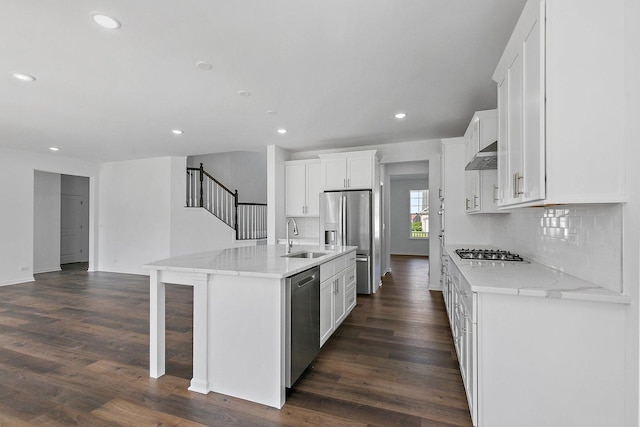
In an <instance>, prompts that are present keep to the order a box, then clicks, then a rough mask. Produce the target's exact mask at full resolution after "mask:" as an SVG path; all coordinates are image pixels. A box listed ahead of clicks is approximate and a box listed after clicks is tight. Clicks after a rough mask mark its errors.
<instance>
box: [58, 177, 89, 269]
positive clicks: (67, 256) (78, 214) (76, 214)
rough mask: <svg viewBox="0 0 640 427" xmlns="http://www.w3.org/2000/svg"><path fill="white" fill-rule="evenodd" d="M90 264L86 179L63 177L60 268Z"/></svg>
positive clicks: (61, 188) (87, 185)
mask: <svg viewBox="0 0 640 427" xmlns="http://www.w3.org/2000/svg"><path fill="white" fill-rule="evenodd" d="M88 261H89V178H86V177H82V176H74V175H62V176H61V182H60V265H63V264H71V263H76V262H88Z"/></svg>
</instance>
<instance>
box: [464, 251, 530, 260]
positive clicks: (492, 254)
mask: <svg viewBox="0 0 640 427" xmlns="http://www.w3.org/2000/svg"><path fill="white" fill-rule="evenodd" d="M456 254H457V255H458V256H459V257H460V258H462V259H468V260H472V261H515V262H523V261H524V259H523V258H522V257H521V256H520V255H518V254H513V253H511V252H509V251H502V250H499V249H456Z"/></svg>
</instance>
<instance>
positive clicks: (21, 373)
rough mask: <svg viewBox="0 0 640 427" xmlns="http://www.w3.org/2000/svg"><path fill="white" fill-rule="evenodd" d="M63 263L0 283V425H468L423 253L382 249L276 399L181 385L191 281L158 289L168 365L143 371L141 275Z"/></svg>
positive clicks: (145, 342) (145, 311)
mask: <svg viewBox="0 0 640 427" xmlns="http://www.w3.org/2000/svg"><path fill="white" fill-rule="evenodd" d="M70 267H71V268H68V267H67V268H65V269H64V270H63V271H62V272H56V273H45V274H39V275H37V276H36V282H34V283H27V284H20V285H13V286H5V287H0V426H5V425H6V426H22V425H24V426H28V425H53V426H67V425H85V426H114V425H122V426H146V425H180V426H191V425H194V426H201V425H205V426H218V425H246V426H470V425H471V420H470V417H469V410H468V407H467V403H466V398H465V394H464V389H463V386H462V380H461V378H460V372H459V370H458V365H457V361H456V356H455V350H454V348H453V343H452V338H451V333H450V331H449V326H448V323H447V318H446V314H445V310H444V303H443V301H442V295H441V294H440V293H439V292H429V291H428V290H427V272H428V268H429V264H428V260H427V259H426V258H417V257H400V256H394V257H392V269H393V272H392V273H390V274H387V275H386V276H385V278H384V282H383V283H384V285H383V287H382V288H381V289H380V290H379V291H378V292H377V293H376V294H375V295H372V296H361V295H359V296H358V305H357V306H356V308H355V309H354V311H353V312H352V313H351V315H350V316H349V317H348V318H347V319H346V320H345V322H344V323H343V325H342V326H341V327H340V328H339V329H338V331H337V332H336V333H335V334H334V335H333V336H332V337H331V338H330V340H329V341H328V342H327V343H326V344H325V346H324V347H323V349H322V351H321V353H320V355H319V356H318V358H317V359H316V361H315V362H314V363H313V365H312V366H311V367H310V368H309V369H308V370H307V371H306V372H305V373H304V374H303V376H302V377H301V379H300V380H299V381H298V383H297V384H296V385H295V387H294V388H293V389H292V390H290V391H289V392H288V396H287V403H286V404H285V406H284V407H283V408H282V409H281V410H276V409H273V408H268V407H265V406H263V405H258V404H254V403H250V402H246V401H243V400H240V399H235V398H232V397H228V396H224V395H219V394H214V393H209V394H208V395H206V396H205V395H201V394H198V393H192V392H189V391H188V390H187V387H188V385H189V380H190V379H191V346H192V343H191V339H192V336H191V322H192V318H191V310H192V304H193V296H192V291H191V288H189V287H182V286H168V289H167V309H166V312H167V320H166V328H167V375H165V376H163V377H162V378H159V379H153V378H149V370H148V366H149V286H148V278H147V277H145V276H135V275H125V274H113V273H87V272H86V271H83V267H84V268H85V269H86V265H82V264H81V265H78V266H73V265H72V266H70ZM74 267H75V268H74Z"/></svg>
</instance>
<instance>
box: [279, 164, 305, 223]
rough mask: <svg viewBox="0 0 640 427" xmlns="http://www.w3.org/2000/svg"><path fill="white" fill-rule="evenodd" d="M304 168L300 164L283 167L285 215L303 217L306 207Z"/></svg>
mask: <svg viewBox="0 0 640 427" xmlns="http://www.w3.org/2000/svg"><path fill="white" fill-rule="evenodd" d="M306 173H307V172H306V166H305V165H304V164H301V163H297V164H287V165H285V199H284V203H285V215H286V216H296V217H297V216H303V215H304V213H305V206H306V201H305V198H306V186H307V183H306Z"/></svg>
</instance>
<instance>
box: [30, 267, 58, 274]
mask: <svg viewBox="0 0 640 427" xmlns="http://www.w3.org/2000/svg"><path fill="white" fill-rule="evenodd" d="M54 271H62V268H60V266H58V267H46V268H38V269H37V270H35V269H34V270H33V274H40V273H52V272H54Z"/></svg>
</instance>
